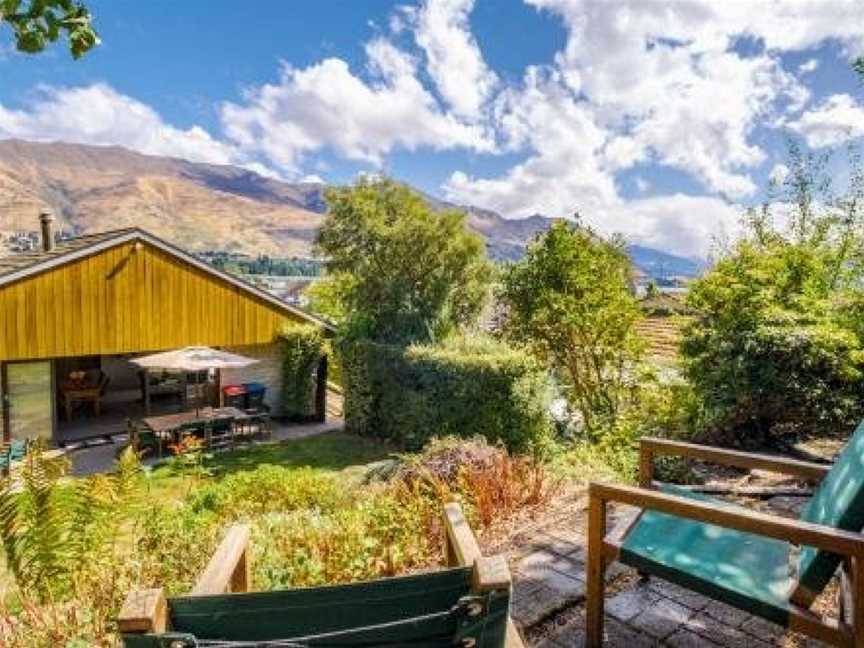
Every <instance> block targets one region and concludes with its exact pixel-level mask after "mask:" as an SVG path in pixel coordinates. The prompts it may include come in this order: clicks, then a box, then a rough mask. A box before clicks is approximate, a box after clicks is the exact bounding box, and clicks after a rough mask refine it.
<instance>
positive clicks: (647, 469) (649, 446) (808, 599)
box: [585, 438, 864, 648]
mask: <svg viewBox="0 0 864 648" xmlns="http://www.w3.org/2000/svg"><path fill="white" fill-rule="evenodd" d="M662 455H667V456H679V457H687V458H691V459H699V460H702V461H709V462H712V463H717V464H722V465H727V466H735V467H738V468H750V469H761V470H767V471H771V472H776V473H780V474H786V475H790V476H794V477H799V478H802V479H806V480H812V481H817V482H818V481H819V480H821V479H823V478H824V477H825V475H826V474H827V473H828V471H829V470H830V469H831V467H830V466H827V465H822V464H817V463H811V462H806V461H798V460H795V459H785V458H782V457H775V456H772V455H765V454H756V453H749V452H740V451H736V450H726V449H723V448H716V447H710V446H702V445H696V444H693V443H681V442H677V441H668V440H665V439H653V438H646V439H642V441H641V446H640V462H639V467H640V468H639V483H640V487H638V488H635V487H629V486H616V485H611V484H605V483H598V482H591V483H589V485H588V564H587V568H586V571H587V574H586V578H587V588H586V630H585V632H586V646H587V647H588V648H600V646H602V644H603V616H604V600H603V596H604V576H605V570H606V565H607V564H608V563H610V562H614V561H615V560H617V559H618V557H619V555H620V552H621V545H622V543H623V540H624V538H625V537H626V535H627V533H628V531H630V529H631V528H632V527H633V525H634V524H636V522H637V521H638V519H639V517H640V516H641V514H642V512H644V510H646V509H648V510H653V511H659V512H661V513H667V514H670V515H674V516H677V517H681V518H688V519H691V520H697V521H700V522H705V523H709V524H714V525H717V526H721V527H725V528H729V529H735V530H737V531H743V532H748V533H754V534H758V535H761V536H765V537H768V538H775V539H778V540H783V541H785V542H789V543H793V544H799V545H801V544H806V545H810V546H814V547H817V548H819V549H822V550H826V551H831V552H833V553H836V554H839V555H840V556H843V557H844V570H845V575H846V576H848V579H849V588H848V590H847V591H846V592H843V593H841V596H840V601H839V604H840V620H839V621H835V620H833V619H830V618H826V617H822V616H820V615H817V614H815V613H814V612H812V611H811V610H810V606H811V605H812V603H813V600H814V599H815V595H814V594H813V593H811V592H807V591H806V590H805V589H804V588H802V587H797V586H796V587H795V588H794V589H793V591H791V592H790V602H791V603H790V621H789V629H790V630H793V631H795V632H800V633H802V634H804V635H807V636H809V637H812V638H814V639H818V640H821V641H824V642H826V643H828V644H830V645H833V646H843V647H850V648H851V647H854V648H864V535H862V534H860V533H852V532H848V531H842V530H839V529H835V528H833V527H829V526H824V525H820V524H811V523H807V522H802V521H799V520H794V519H789V518H784V517H780V516H777V515H770V514H766V513H760V512H756V511H750V510H747V509H743V508H736V507H729V506H724V505H722V504H715V503H711V502H703V501H699V500H693V499H689V498H686V497H680V496H675V495H669V494H665V493H660V492H658V491H656V490H653V489H652V487H653V485H654V481H653V477H654V459H655V458H656V457H658V456H662ZM610 503H620V504H626V505H630V506H634V507H637V508H640V509H642V512H640V513H639V515H637V516H636V518H635V519H632V520H629V521H628V522H627V523H626V524H623V525H620V526H619V527H618V528H616V529H615V530H613V531H612V532H611V533H609V534H608V535H607V529H606V510H607V505H608V504H610ZM847 614H848V616H849V617H850V620H849V621H848V622H847V620H846V618H845V617H846V616H847Z"/></svg>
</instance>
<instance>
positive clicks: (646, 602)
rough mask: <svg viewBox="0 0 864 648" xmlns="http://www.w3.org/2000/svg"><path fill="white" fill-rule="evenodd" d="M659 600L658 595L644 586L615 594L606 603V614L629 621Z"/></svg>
mask: <svg viewBox="0 0 864 648" xmlns="http://www.w3.org/2000/svg"><path fill="white" fill-rule="evenodd" d="M659 600H660V595H659V594H657V593H656V592H653V591H652V590H650V589H648V588H647V587H644V586H638V587H636V588H634V589H631V590H626V591H624V592H621V593H620V594H616V595H615V596H613V597H612V598H610V599H608V600H607V601H606V614H608V615H609V616H613V617H615V618H616V619H618V620H620V621H630V619H633V618H635V617H637V616H639V615H640V614H642V612H644V611H645V610H647V609H648V608H649V607H651V606H652V605H654V604H655V603H656V602H657V601H659Z"/></svg>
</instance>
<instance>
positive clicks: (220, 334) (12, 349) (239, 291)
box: [0, 216, 332, 448]
mask: <svg viewBox="0 0 864 648" xmlns="http://www.w3.org/2000/svg"><path fill="white" fill-rule="evenodd" d="M42 225H43V229H44V230H45V232H44V237H43V238H44V241H45V244H44V249H43V250H41V251H37V252H33V253H28V254H26V255H19V256H13V257H8V258H5V259H4V260H3V262H2V263H0V310H2V311H3V312H6V313H14V314H15V316H14V317H12V318H11V319H10V320H9V322H8V325H7V326H5V327H2V328H0V396H2V398H3V402H4V407H3V413H2V432H3V440H4V441H9V440H12V439H32V438H35V437H41V438H42V439H44V440H46V441H47V442H49V443H52V444H55V445H60V446H65V447H73V448H74V447H80V446H79V445H78V444H81V445H83V446H90V445H94V446H95V445H99V444H107V443H110V442H112V440H114V439H117V438H120V439H122V438H123V436H124V435H125V434H127V420H129V419H132V420H141V419H143V418H146V417H147V416H148V415H150V416H158V415H165V414H171V413H177V412H182V411H186V410H188V409H189V407H190V396H191V394H190V391H189V388H190V385H201V387H200V389H201V391H203V393H202V394H200V396H199V398H200V402H199V405H201V406H205V407H206V406H210V407H220V406H222V405H225V404H227V405H233V403H225V402H224V400H225V397H226V395H225V393H224V392H223V389H222V388H223V387H225V386H228V385H236V386H238V391H242V389H243V386H244V385H246V386H247V387H248V385H251V384H255V385H263V386H264V389H263V392H264V393H265V395H264V396H263V400H264V401H266V405H267V406H268V407H269V408H270V410H271V412H272V413H273V414H274V415H275V416H277V417H278V416H279V415H280V414H281V402H280V394H281V389H280V384H281V354H280V349H279V346H278V344H277V343H276V339H277V336H278V335H279V333H280V331H281V330H282V329H283V327H284V326H285V325H286V324H291V323H298V322H301V323H307V324H311V325H313V326H317V327H321V328H324V329H326V330H331V329H332V327H330V326H329V325H328V324H327V323H326V322H324V321H322V320H320V319H318V318H317V317H315V316H314V315H311V314H309V313H306V312H304V311H302V310H301V309H298V308H297V307H295V306H293V305H290V304H287V303H285V302H283V301H281V300H280V299H278V298H277V297H274V296H273V295H271V294H269V293H267V292H265V291H262V290H261V289H259V288H258V287H256V286H253V285H251V284H249V283H246V282H244V281H243V280H242V279H239V278H238V277H235V276H232V275H230V274H227V273H225V272H222V271H220V270H218V269H216V268H213V267H212V266H209V265H207V264H206V263H205V262H203V261H201V260H200V259H198V258H197V257H195V256H194V255H191V254H188V253H187V252H185V251H183V250H181V249H179V248H177V247H175V246H173V245H171V244H170V243H167V242H166V241H163V240H161V239H159V238H157V237H155V236H152V235H151V234H149V233H147V232H144V231H142V230H139V229H126V230H117V231H114V232H105V233H101V234H93V235H88V236H82V237H79V238H76V239H71V240H67V241H63V242H60V243H55V241H54V237H53V235H52V232H51V218H50V216H45V217H43V218H42ZM190 345H207V346H210V347H212V348H216V349H221V350H224V351H227V352H232V353H239V354H242V355H247V356H251V357H254V358H255V359H256V360H257V363H256V364H255V365H253V366H252V367H249V368H232V369H224V370H220V369H217V370H208V371H201V372H198V371H183V370H179V371H176V370H171V369H164V370H161V369H160V370H153V371H148V372H143V373H142V372H141V371H140V369H141V368H140V367H137V366H135V364H134V360H135V359H136V358H138V357H141V356H143V355H146V354H152V353H158V352H163V351H167V350H171V349H178V348H182V347H185V346H190ZM258 389H259V392H258V393H259V394H260V393H261V388H260V387H259V388H258ZM247 391H249V390H248V389H247ZM230 395H231V396H232V397H233V396H235V394H230ZM196 396H198V394H197V393H196ZM243 397H244V398H245V394H243Z"/></svg>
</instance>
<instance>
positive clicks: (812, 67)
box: [798, 58, 819, 74]
mask: <svg viewBox="0 0 864 648" xmlns="http://www.w3.org/2000/svg"><path fill="white" fill-rule="evenodd" d="M818 67H819V59H815V58H811V59H808V60H807V61H805V62H804V63H802V64H801V65H799V66H798V73H799V74H809V73H810V72H815V71H816V69H817V68H818Z"/></svg>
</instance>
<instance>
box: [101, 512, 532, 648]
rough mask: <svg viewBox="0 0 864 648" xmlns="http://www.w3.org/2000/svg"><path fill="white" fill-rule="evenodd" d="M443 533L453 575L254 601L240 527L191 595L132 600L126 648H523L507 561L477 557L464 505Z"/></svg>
mask: <svg viewBox="0 0 864 648" xmlns="http://www.w3.org/2000/svg"><path fill="white" fill-rule="evenodd" d="M444 526H445V529H446V532H447V540H446V555H447V559H448V563H449V565H450V567H449V568H446V569H442V570H438V571H428V572H424V573H418V574H411V575H408V576H399V577H395V578H382V579H378V580H374V581H366V582H359V583H349V584H343V585H332V586H327V587H307V588H293V589H283V590H276V591H270V592H250V591H249V590H250V585H251V582H250V581H251V578H250V571H251V556H250V552H249V527H247V526H243V525H235V526H233V527H231V528H230V529H229V530H228V532H227V533H226V535H225V538H224V539H223V541H222V543H221V544H220V546H219V547H218V548H217V550H216V552H215V553H214V554H213V556H212V557H211V559H210V563H209V564H208V565H207V567H206V568H205V569H204V571H203V572H202V574H201V576H200V577H199V579H198V582H197V583H196V584H195V586H194V588H193V589H192V591H191V592H190V593H189V594H188V595H186V596H175V597H171V598H166V597H165V594H164V592H163V590H162V589H158V588H157V589H149V590H140V591H133V592H130V593H129V595H128V596H127V597H126V600H125V602H124V604H123V608H122V609H121V611H120V615H119V618H118V620H117V626H118V628H119V630H120V633H121V640H122V642H123V646H125V648H165V647H167V646H171V647H172V648H175V647H176V648H193V647H194V646H225V647H226V648H227V647H228V646H238V647H239V646H249V647H251V646H261V647H262V648H263V647H264V646H273V647H274V648H275V646H286V647H287V646H307V647H312V646H320V647H322V648H323V647H325V646H329V647H331V648H332V647H335V646H342V647H344V648H349V647H351V646H356V647H357V648H361V647H370V646H414V647H416V648H448V647H452V646H466V647H467V646H473V647H474V648H523V643H522V639H521V637H520V636H519V634H518V632H517V630H516V628H515V626H514V625H513V624H512V622H511V621H510V615H509V604H510V593H511V579H510V570H509V568H508V566H507V561H506V559H505V558H504V557H503V556H483V555H482V554H481V553H480V548H479V546H478V545H477V540H476V538H475V537H474V534H473V532H472V531H471V527H469V526H468V524H467V522H466V521H465V518H464V516H463V514H462V510H461V508H460V507H459V505H458V504H454V503H451V504H447V505H446V507H445V515H444ZM226 592H230V593H226Z"/></svg>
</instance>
